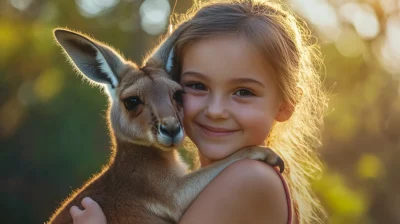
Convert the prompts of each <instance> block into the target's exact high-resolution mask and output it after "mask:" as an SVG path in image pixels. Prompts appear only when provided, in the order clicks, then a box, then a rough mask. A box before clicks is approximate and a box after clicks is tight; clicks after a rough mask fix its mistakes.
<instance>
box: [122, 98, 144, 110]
mask: <svg viewBox="0 0 400 224" xmlns="http://www.w3.org/2000/svg"><path fill="white" fill-rule="evenodd" d="M141 103H143V102H142V101H141V100H140V99H139V97H136V96H131V97H128V98H125V99H124V105H125V108H126V109H127V110H134V109H136V107H137V106H138V105H139V104H141Z"/></svg>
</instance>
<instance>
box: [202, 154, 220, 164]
mask: <svg viewBox="0 0 400 224" xmlns="http://www.w3.org/2000/svg"><path fill="white" fill-rule="evenodd" d="M199 159H200V165H201V167H206V166H208V165H211V164H213V163H214V162H216V161H214V160H210V159H209V158H206V157H205V156H203V155H201V153H199Z"/></svg>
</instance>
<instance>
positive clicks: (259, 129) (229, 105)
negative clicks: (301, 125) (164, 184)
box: [71, 35, 291, 224]
mask: <svg viewBox="0 0 400 224" xmlns="http://www.w3.org/2000/svg"><path fill="white" fill-rule="evenodd" d="M182 58H183V61H182V74H181V81H180V84H181V85H182V86H183V89H184V91H185V94H184V105H183V107H184V128H185V132H186V134H187V136H188V137H189V138H190V139H191V140H192V141H193V142H194V143H195V144H196V146H197V148H198V150H199V155H200V162H201V165H202V167H204V166H207V165H209V164H211V163H213V162H215V161H218V160H221V159H224V158H226V157H227V156H229V155H231V154H232V153H234V152H236V151H237V150H239V149H241V148H244V147H246V146H251V145H262V144H263V143H264V140H265V139H266V138H267V136H268V134H269V132H270V130H271V128H272V127H273V124H274V122H283V121H286V120H287V119H289V118H290V116H291V111H287V110H285V109H284V108H286V107H285V105H284V103H282V102H281V97H280V94H279V91H278V88H277V85H276V83H275V81H274V80H275V79H274V71H273V70H272V69H271V67H270V65H269V64H268V63H267V61H266V60H265V58H264V57H263V56H262V55H260V54H259V52H258V51H257V50H256V49H254V48H253V47H252V45H250V44H249V42H248V41H247V40H246V39H245V38H243V37H238V36H233V35H224V36H218V37H212V38H207V39H202V40H197V41H195V42H194V43H191V44H190V45H189V46H187V47H185V49H184V52H183V55H182ZM287 207H288V206H287V202H286V195H285V191H284V187H283V184H282V181H281V179H280V177H279V176H278V174H277V172H276V171H275V170H274V169H273V168H272V167H270V166H268V165H266V164H264V163H261V162H258V161H253V160H243V161H238V162H235V163H234V164H232V165H230V166H229V167H227V168H226V169H225V170H224V171H222V172H221V173H220V174H219V175H218V176H217V177H216V178H215V179H214V180H213V181H212V182H211V183H210V184H209V185H208V186H207V187H206V188H205V189H204V190H203V191H202V192H201V193H200V195H199V196H198V197H197V198H196V199H195V200H194V201H193V203H192V204H191V205H190V207H189V208H188V209H187V211H186V212H185V214H184V215H183V217H182V219H181V220H180V222H179V223H183V224H185V223H190V224H195V223H210V224H212V223H250V222H251V223H264V224H265V223H274V224H279V223H287V217H288V208H287ZM74 209H75V212H77V210H76V208H74ZM71 211H72V209H71ZM101 215H103V216H104V214H103V213H102V212H101V210H100V211H99V213H98V214H96V217H100V216H101ZM92 216H93V212H92V213H90V215H88V217H92ZM84 218H85V216H83V218H82V216H81V220H82V219H84ZM250 220H251V221H250ZM74 223H75V224H77V222H75V219H74ZM80 223H85V222H80Z"/></svg>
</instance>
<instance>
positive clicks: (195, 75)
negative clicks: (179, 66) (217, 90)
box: [181, 70, 209, 80]
mask: <svg viewBox="0 0 400 224" xmlns="http://www.w3.org/2000/svg"><path fill="white" fill-rule="evenodd" d="M184 75H189V76H194V77H197V78H201V79H205V80H209V78H208V77H207V76H206V75H204V74H202V73H200V72H195V71H190V70H189V71H185V72H183V73H182V75H181V76H184Z"/></svg>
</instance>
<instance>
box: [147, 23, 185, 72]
mask: <svg viewBox="0 0 400 224" xmlns="http://www.w3.org/2000/svg"><path fill="white" fill-rule="evenodd" d="M187 25H188V23H187V22H184V23H182V24H181V25H179V26H178V27H177V28H176V29H175V30H173V31H172V32H171V33H169V34H167V35H166V36H165V37H164V40H163V41H161V42H160V44H159V45H158V47H156V48H154V49H153V51H152V53H151V54H150V55H149V56H148V57H147V59H146V60H145V64H147V63H148V62H153V63H154V62H156V63H157V64H158V65H161V66H162V68H163V69H165V70H166V71H167V72H171V70H172V67H173V65H174V61H175V60H176V58H175V52H174V48H175V43H176V41H177V40H178V38H179V37H180V35H181V34H182V32H184V31H185V30H186V27H187Z"/></svg>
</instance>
